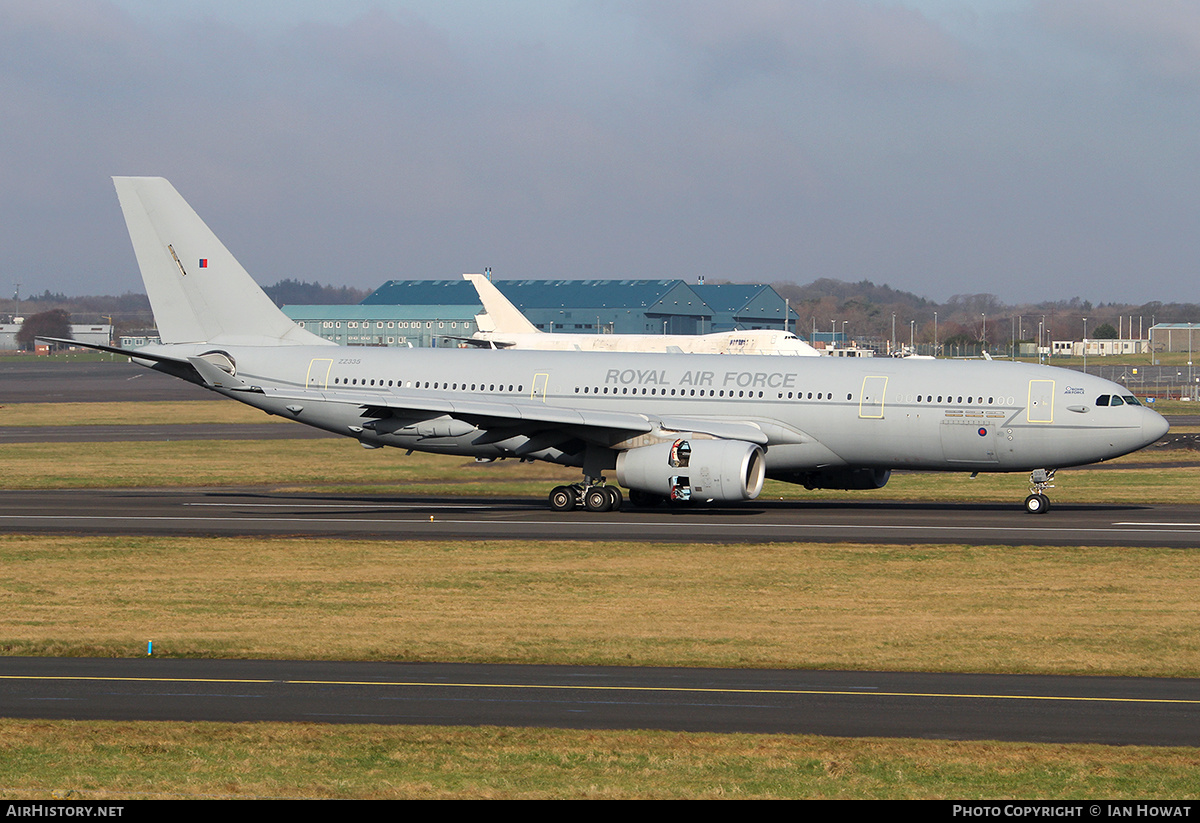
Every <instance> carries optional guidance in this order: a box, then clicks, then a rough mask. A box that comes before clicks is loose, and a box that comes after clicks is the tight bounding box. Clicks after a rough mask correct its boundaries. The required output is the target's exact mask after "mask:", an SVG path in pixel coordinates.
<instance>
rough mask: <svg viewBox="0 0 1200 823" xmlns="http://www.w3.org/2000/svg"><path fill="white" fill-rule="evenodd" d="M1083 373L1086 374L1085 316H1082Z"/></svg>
mask: <svg viewBox="0 0 1200 823" xmlns="http://www.w3.org/2000/svg"><path fill="white" fill-rule="evenodd" d="M1083 373H1084V374H1087V318H1086V317H1085V318H1083Z"/></svg>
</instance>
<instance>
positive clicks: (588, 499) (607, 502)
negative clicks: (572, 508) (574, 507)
mask: <svg viewBox="0 0 1200 823" xmlns="http://www.w3.org/2000/svg"><path fill="white" fill-rule="evenodd" d="M612 505H613V499H612V497H610V496H609V494H608V489H607V488H606V487H605V486H592V487H591V488H590V489H588V490H587V491H586V492H584V494H583V507H584V508H585V509H587V510H588V511H590V512H606V511H608V510H609V509H611V508H612Z"/></svg>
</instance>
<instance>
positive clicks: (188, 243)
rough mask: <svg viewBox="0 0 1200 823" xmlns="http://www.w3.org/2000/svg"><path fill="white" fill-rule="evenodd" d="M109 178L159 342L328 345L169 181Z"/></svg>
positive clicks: (159, 178)
mask: <svg viewBox="0 0 1200 823" xmlns="http://www.w3.org/2000/svg"><path fill="white" fill-rule="evenodd" d="M113 185H114V186H116V189H117V199H118V200H119V201H120V203H121V211H122V212H123V213H124V215H125V225H126V227H127V228H128V229H129V239H130V240H131V241H132V243H133V251H134V254H135V255H136V256H137V261H138V268H140V269H141V272H142V281H143V282H144V283H145V285H146V294H147V295H148V296H149V298H150V306H151V308H152V309H153V310H154V320H155V322H156V323H157V324H158V331H159V335H160V337H161V338H162V342H164V343H224V344H227V345H248V346H286V345H310V346H311V345H334V344H333V343H332V341H328V340H324V339H322V338H320V337H317V336H316V335H315V334H313V333H311V332H308V331H305V330H304V329H302V328H300V327H299V326H297V325H296V324H295V323H293V322H292V321H291V319H290V318H288V316H287V315H285V314H284V313H283V312H281V311H280V310H279V309H278V308H277V307H276V306H275V303H274V302H272V300H271V298H269V297H267V295H266V294H265V293H264V292H263V290H262V289H261V288H259V286H258V284H257V283H255V282H254V280H253V279H252V278H251V277H250V275H249V274H248V273H247V272H246V270H245V269H244V268H242V266H241V264H240V263H238V261H237V260H236V259H235V258H234V256H233V255H232V254H230V252H229V250H228V249H226V248H225V246H224V245H223V244H222V243H221V241H220V240H218V239H217V236H216V235H215V234H213V232H212V230H211V229H209V228H208V226H206V225H205V224H204V221H203V220H201V219H200V217H199V216H198V215H197V214H196V212H195V211H193V210H192V207H191V206H189V205H188V204H187V201H185V200H184V199H183V197H181V196H180V194H179V192H177V191H175V187H174V186H172V185H171V184H170V183H169V182H167V181H166V180H164V179H163V178H161V177H114V178H113Z"/></svg>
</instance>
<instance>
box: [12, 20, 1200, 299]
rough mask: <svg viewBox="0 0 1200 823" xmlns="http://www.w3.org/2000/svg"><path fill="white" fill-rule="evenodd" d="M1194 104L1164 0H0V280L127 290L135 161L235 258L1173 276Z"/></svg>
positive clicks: (375, 265)
mask: <svg viewBox="0 0 1200 823" xmlns="http://www.w3.org/2000/svg"><path fill="white" fill-rule="evenodd" d="M1198 102H1200V4H1198V3H1196V2H1183V0H1139V2H1136V3H1131V2H1129V0H1059V1H1058V2H1033V1H1031V2H1019V1H1014V2H960V0H922V1H921V2H917V1H915V0H913V1H910V2H872V1H871V0H790V1H789V0H738V1H737V2H732V1H731V0H726V1H725V2H718V0H660V1H659V2H653V0H651V1H649V2H636V1H635V0H561V1H560V2H532V1H531V0H525V1H519V0H507V2H503V3H497V2H467V0H436V1H435V0H429V1H428V2H426V1H425V0H410V1H408V2H406V1H404V0H378V1H377V2H359V1H358V0H320V2H317V1H316V0H311V1H309V2H288V3H259V2H246V0H239V2H198V1H196V2H191V1H190V0H180V1H179V2H165V1H164V0H154V1H153V2H150V1H149V0H0V107H2V110H0V115H2V120H0V158H2V160H0V289H7V290H8V293H9V294H11V289H12V284H13V283H17V282H20V283H22V284H23V285H22V292H23V293H30V292H35V293H40V292H41V291H42V290H43V289H50V290H51V291H63V292H66V293H68V294H95V293H119V292H123V291H128V290H136V291H141V290H142V287H141V281H140V279H139V278H138V276H137V272H136V265H135V263H134V260H133V254H132V251H131V250H130V248H129V243H128V239H127V236H126V234H125V230H124V225H123V223H122V221H121V216H120V210H119V208H118V206H117V203H116V197H115V195H114V194H113V191H112V187H111V184H110V182H109V179H108V178H109V177H110V176H112V175H129V174H146V175H161V176H164V177H167V178H168V179H170V180H171V181H172V182H173V183H174V184H175V186H176V188H178V189H179V191H180V192H181V193H182V194H183V196H184V197H185V198H187V199H188V201H189V202H190V203H191V204H192V206H193V207H195V208H196V210H197V211H198V212H199V213H200V215H201V216H202V217H203V218H204V219H205V220H206V222H208V224H209V225H210V226H211V227H212V228H213V229H214V230H215V231H216V232H217V234H218V235H219V236H220V237H221V238H222V239H223V240H224V241H225V244H226V245H227V246H229V248H230V249H231V250H232V251H233V252H234V254H235V255H237V256H238V258H239V259H240V260H241V261H242V263H243V264H244V265H245V266H246V267H247V268H248V269H249V270H250V272H251V273H252V274H254V275H255V277H256V278H257V279H258V280H259V282H262V283H273V282H275V281H277V280H279V279H282V278H284V277H293V278H297V279H301V280H320V281H321V282H326V283H333V284H339V285H340V284H348V285H354V286H359V287H374V286H376V285H378V284H380V283H381V282H382V281H384V280H386V279H390V278H410V277H411V278H426V277H433V278H443V277H457V276H458V274H459V273H460V272H463V271H480V270H482V269H483V267H484V266H489V265H490V266H491V267H492V268H493V270H494V272H495V274H496V276H497V277H503V278H519V277H534V278H541V277H571V278H577V277H604V278H608V277H630V278H646V277H654V278H657V277H682V278H687V279H692V278H694V277H695V276H696V275H698V274H704V275H706V276H707V277H708V278H710V280H711V279H714V278H729V279H733V280H737V281H753V282H773V281H778V280H794V281H798V282H809V281H811V280H814V279H816V278H818V277H833V278H838V279H841V280H860V279H869V280H873V281H875V282H876V283H887V284H889V285H892V286H894V287H896V288H900V289H905V290H909V291H913V292H916V293H917V294H920V295H923V296H926V297H930V298H933V299H938V300H943V299H945V298H948V297H950V296H951V295H954V294H964V293H979V292H990V293H993V294H997V295H999V296H1000V297H1001V298H1002V299H1004V300H1006V301H1009V302H1026V301H1039V300H1044V299H1062V298H1070V297H1073V296H1080V297H1084V298H1086V299H1090V300H1093V301H1130V302H1137V303H1141V302H1144V301H1149V300H1162V301H1167V302H1170V301H1187V302H1194V301H1197V300H1200V294H1198V293H1197V292H1198V289H1197V285H1196V283H1197V279H1198V278H1197V273H1198V266H1197V263H1198V261H1200V230H1198V229H1200V219H1198V218H1200V185H1198V184H1200V179H1198V178H1200V173H1198V164H1200V151H1198V148H1200V146H1198V144H1200V106H1198Z"/></svg>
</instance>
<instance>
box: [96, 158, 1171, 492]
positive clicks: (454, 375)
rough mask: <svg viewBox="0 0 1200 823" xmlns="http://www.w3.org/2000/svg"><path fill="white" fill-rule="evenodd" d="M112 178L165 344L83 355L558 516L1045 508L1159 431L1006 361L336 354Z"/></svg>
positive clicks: (176, 208) (1129, 405)
mask: <svg viewBox="0 0 1200 823" xmlns="http://www.w3.org/2000/svg"><path fill="white" fill-rule="evenodd" d="M114 182H115V184H116V189H117V196H118V199H119V200H120V203H121V209H122V210H123V212H124V215H125V222H126V224H127V226H128V227H129V235H130V238H131V240H132V241H133V248H134V252H135V254H136V256H137V261H138V266H139V267H140V269H141V273H142V278H143V280H144V281H145V284H146V292H147V294H148V295H149V297H150V303H151V305H152V307H153V310H154V317H155V320H156V321H157V323H158V329H159V332H160V335H161V339H162V345H154V346H147V347H145V348H140V349H136V350H127V349H120V348H114V347H107V346H93V348H99V349H102V350H105V351H115V352H118V353H121V354H128V355H129V356H131V357H132V358H133V359H134V360H135V361H137V362H139V363H141V364H143V365H147V366H149V367H150V368H152V369H156V370H158V371H161V372H165V373H167V374H171V375H174V376H176V377H180V378H182V379H184V380H189V381H191V382H193V383H197V384H199V385H202V386H204V387H206V388H208V389H211V390H212V391H214V392H217V393H218V394H222V395H224V396H226V397H230V398H233V399H234V400H238V401H241V402H242V403H247V404H249V405H251V406H255V407H257V408H259V409H262V410H263V411H265V412H267V413H269V414H275V415H280V416H282V417H287V418H290V419H293V420H296V421H297V422H300V423H305V424H307V425H310V426H316V427H318V428H321V429H325V430H327V431H330V432H335V433H337V434H343V435H346V436H348V437H353V438H355V439H356V440H358V441H359V443H361V444H362V445H363V446H364V447H366V448H369V449H374V448H379V447H381V446H397V447H399V448H402V449H408V450H413V451H424V452H434V453H438V454H452V455H464V456H470V457H475V458H477V459H479V460H483V461H489V460H494V459H503V458H517V459H520V460H529V461H532V460H547V461H550V462H553V463H559V464H562V465H566V466H577V467H579V468H581V469H582V470H583V479H582V481H580V482H579V483H576V484H574V485H572V486H560V487H558V488H556V489H554V490H553V491H552V492H551V493H550V505H551V507H552V508H554V509H556V510H559V511H567V510H570V509H573V508H575V507H577V506H581V507H584V508H586V509H588V510H589V511H597V512H599V511H608V510H612V509H617V508H620V506H621V504H622V502H623V498H622V495H621V492H620V491H619V490H618V489H617V488H616V487H615V486H614V485H612V484H609V483H606V481H605V472H614V471H615V474H616V479H617V480H618V481H619V483H620V484H621V485H622V486H624V487H626V488H627V489H629V490H630V500H631V502H633V503H635V504H637V505H650V504H655V503H659V502H663V501H668V500H670V501H690V502H693V503H695V502H717V503H725V502H731V501H743V500H752V499H754V498H755V497H757V496H758V494H759V492H760V491H761V489H762V485H763V480H764V478H767V477H770V478H775V479H778V480H783V481H787V482H791V483H799V484H802V485H804V486H805V487H807V488H810V489H816V488H830V489H875V488H879V487H882V486H883V485H884V484H885V483H887V481H888V477H889V474H890V472H891V470H892V469H907V470H924V471H957V472H971V473H975V472H1030V473H1031V474H1030V484H1031V486H1032V488H1031V491H1030V494H1029V496H1028V497H1027V498H1026V499H1025V508H1026V510H1028V511H1029V512H1032V513H1042V512H1045V511H1046V510H1047V508H1048V505H1049V500H1048V499H1047V497H1046V495H1045V490H1046V488H1048V487H1049V484H1050V482H1051V480H1052V478H1053V476H1054V472H1055V470H1056V469H1059V468H1062V467H1064V466H1078V465H1084V464H1087V463H1095V462H1098V461H1101V460H1108V459H1110V458H1114V457H1118V456H1119V455H1123V454H1126V453H1128V452H1132V451H1135V450H1137V449H1140V448H1142V447H1143V446H1147V445H1149V444H1151V443H1153V442H1155V441H1156V440H1158V439H1159V438H1161V437H1162V436H1163V435H1164V434H1165V433H1166V432H1167V428H1168V427H1167V422H1166V420H1164V419H1163V418H1162V417H1161V416H1160V415H1159V414H1157V413H1156V412H1154V411H1152V410H1150V409H1148V408H1146V407H1144V406H1142V405H1140V404H1139V403H1138V401H1137V400H1136V399H1135V398H1134V397H1133V396H1132V394H1131V393H1130V392H1129V390H1128V389H1126V388H1124V387H1122V386H1120V385H1117V384H1115V383H1110V382H1108V381H1106V380H1101V379H1099V378H1097V377H1093V376H1090V375H1086V374H1079V373H1077V372H1073V371H1067V370H1063V369H1056V368H1051V367H1048V366H1035V365H1027V364H1022V363H1003V362H998V361H991V362H988V361H949V360H898V359H893V358H871V359H842V358H826V357H773V356H755V355H733V356H730V355H724V356H722V355H703V354H633V353H605V352H567V351H515V350H507V351H506V350H489V349H471V350H464V349H409V348H390V349H389V348H343V347H339V346H337V345H336V344H334V343H331V342H329V341H326V340H323V339H321V338H319V337H317V336H316V335H314V334H312V333H310V332H308V331H306V330H305V329H303V328H300V327H299V326H297V325H296V324H294V323H293V322H292V321H291V320H290V319H288V318H287V317H286V316H285V315H284V314H283V313H282V312H281V311H279V310H278V309H277V308H276V307H275V305H274V303H272V302H271V300H270V299H269V298H268V297H267V296H266V295H265V294H264V293H263V292H262V290H261V289H260V288H259V287H258V285H257V284H256V283H255V282H254V281H253V280H252V279H251V278H250V276H249V275H248V274H247V273H246V271H245V269H243V268H242V267H241V265H239V264H238V262H237V260H235V259H234V257H233V255H232V254H230V253H229V251H228V250H227V249H226V248H225V247H224V246H223V245H222V244H221V242H220V241H219V240H218V239H217V237H216V235H214V234H213V233H212V231H210V230H209V228H208V227H207V226H206V225H205V224H204V223H203V221H201V220H200V218H199V217H198V216H197V215H196V213H195V212H194V211H192V209H191V207H190V206H188V204H187V203H186V202H185V201H184V199H183V198H182V197H181V196H180V195H179V193H178V192H176V191H175V189H174V188H173V187H172V186H171V184H170V183H168V182H167V181H166V180H164V179H162V178H157V177H118V178H115V179H114ZM77 345H78V344H77Z"/></svg>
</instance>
